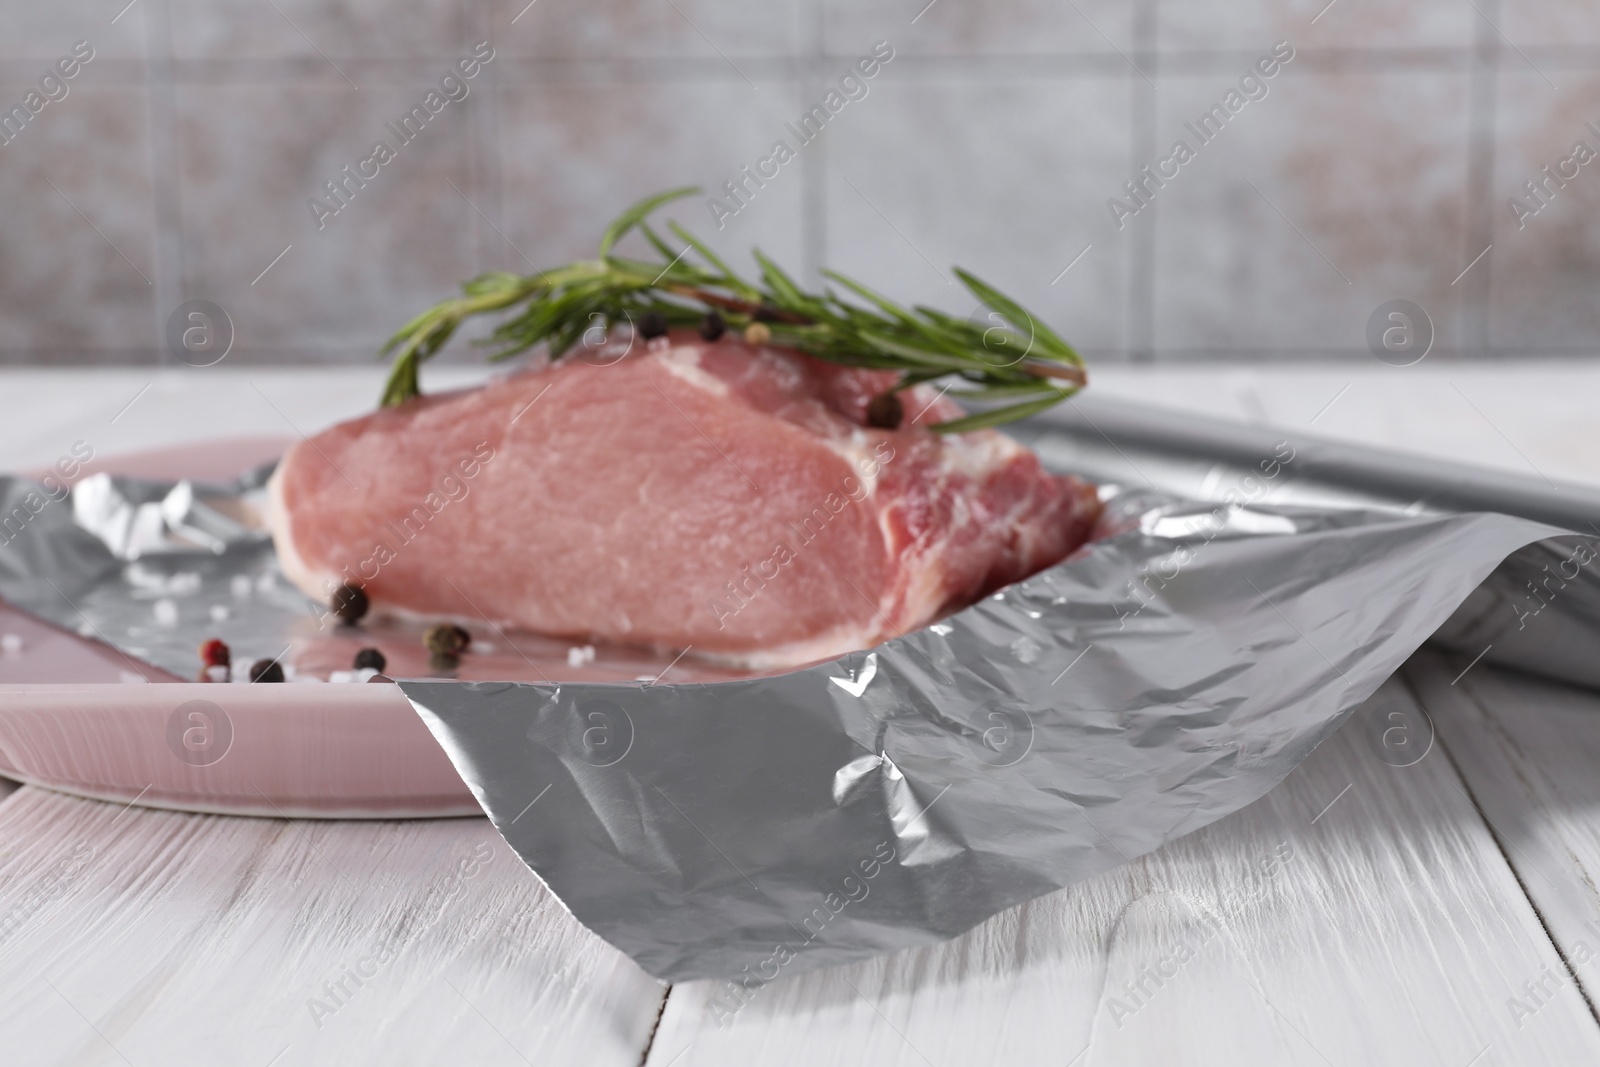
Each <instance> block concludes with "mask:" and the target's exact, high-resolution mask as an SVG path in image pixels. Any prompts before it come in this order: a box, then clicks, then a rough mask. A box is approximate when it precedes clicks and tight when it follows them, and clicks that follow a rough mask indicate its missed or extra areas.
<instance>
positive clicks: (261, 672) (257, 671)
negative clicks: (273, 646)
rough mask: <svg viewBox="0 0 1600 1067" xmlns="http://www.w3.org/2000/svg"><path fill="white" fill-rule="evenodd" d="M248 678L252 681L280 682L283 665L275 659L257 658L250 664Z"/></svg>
mask: <svg viewBox="0 0 1600 1067" xmlns="http://www.w3.org/2000/svg"><path fill="white" fill-rule="evenodd" d="M250 680H251V681H252V682H281V681H283V665H282V664H280V663H279V662H278V661H277V660H275V659H258V660H256V661H255V662H254V663H252V664H250Z"/></svg>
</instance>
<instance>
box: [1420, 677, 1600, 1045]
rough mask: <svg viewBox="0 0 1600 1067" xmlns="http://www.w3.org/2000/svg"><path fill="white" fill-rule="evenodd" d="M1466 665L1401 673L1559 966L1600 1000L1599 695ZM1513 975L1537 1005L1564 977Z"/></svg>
mask: <svg viewBox="0 0 1600 1067" xmlns="http://www.w3.org/2000/svg"><path fill="white" fill-rule="evenodd" d="M1467 666H1468V664H1467V662H1466V657H1463V658H1461V659H1460V660H1459V661H1458V660H1457V659H1455V658H1454V657H1446V656H1443V655H1440V654H1437V653H1424V654H1422V655H1419V656H1418V657H1416V658H1415V659H1414V660H1413V661H1412V662H1411V663H1410V664H1409V665H1408V666H1407V669H1406V677H1407V680H1408V681H1410V682H1411V683H1412V685H1413V686H1414V687H1415V688H1416V691H1417V693H1418V695H1419V696H1420V698H1421V700H1422V703H1423V705H1424V706H1425V707H1426V708H1427V710H1428V712H1429V713H1430V715H1431V716H1432V719H1433V722H1434V724H1435V726H1436V728H1437V730H1438V733H1439V737H1440V739H1441V742H1442V744H1443V745H1444V747H1445V748H1446V749H1447V750H1448V753H1449V755H1450V757H1451V758H1452V759H1453V760H1454V761H1455V763H1456V765H1457V766H1458V767H1459V768H1460V771H1461V775H1462V777H1463V779H1464V780H1465V783H1466V786H1467V788H1468V790H1469V791H1470V793H1471V794H1472V798H1473V800H1474V801H1475V802H1476V803H1477V805H1478V807H1479V809H1480V810H1481V811H1482V812H1483V814H1484V816H1485V817H1486V818H1487V820H1488V821H1489V824H1490V827H1491V828H1492V829H1493V831H1494V832H1495V836H1496V838H1497V840H1498V841H1499V842H1500V846H1501V848H1502V849H1503V850H1504V852H1505V855H1506V857H1507V859H1509V860H1510V862H1511V865H1512V866H1513V867H1514V868H1515V869H1516V871H1517V874H1518V876H1519V877H1520V878H1521V880H1522V884H1523V887H1524V888H1525V889H1526V890H1527V892H1528V896H1529V897H1530V898H1531V899H1532V900H1533V902H1534V905H1535V906H1536V907H1537V908H1538V909H1539V911H1540V914H1541V915H1542V917H1543V918H1544V921H1545V925H1546V926H1547V927H1548V928H1549V929H1550V931H1551V933H1552V935H1553V936H1554V937H1555V939H1556V943H1557V945H1559V946H1560V948H1561V950H1562V954H1563V956H1564V957H1565V958H1566V960H1567V962H1568V966H1569V968H1570V970H1571V972H1572V973H1573V975H1575V977H1576V978H1577V981H1578V982H1579V984H1580V986H1581V988H1582V989H1583V990H1584V991H1585V993H1586V994H1587V996H1588V998H1589V1001H1590V1002H1591V1003H1600V888H1597V886H1600V820H1597V819H1596V817H1595V815H1596V812H1600V693H1595V692H1592V691H1589V690H1585V689H1577V688H1574V687H1571V686H1566V685H1560V684H1557V683H1554V682H1547V681H1543V680H1540V679H1536V678H1530V677H1526V676H1523V675H1519V674H1516V673H1515V672H1512V671H1503V670H1496V669H1494V668H1491V667H1488V666H1486V665H1484V664H1482V663H1479V664H1476V665H1474V666H1472V667H1471V669H1470V670H1466V671H1465V673H1463V668H1466V667H1467ZM1513 977H1514V978H1515V979H1516V984H1517V985H1518V986H1519V987H1520V985H1521V983H1522V982H1523V981H1531V982H1533V983H1534V989H1533V991H1532V992H1531V993H1530V992H1529V991H1527V990H1521V991H1519V992H1518V993H1516V994H1514V995H1516V996H1517V997H1518V999H1519V1001H1520V1003H1521V1004H1522V1005H1524V1006H1525V1007H1527V1008H1534V1009H1537V1008H1538V1007H1539V1005H1540V1003H1541V1002H1542V1001H1543V999H1544V994H1543V993H1542V992H1540V990H1539V986H1538V983H1539V982H1540V981H1541V980H1543V981H1544V984H1545V987H1546V988H1547V989H1548V988H1550V987H1551V986H1552V985H1553V984H1554V981H1557V980H1559V981H1561V982H1562V983H1563V984H1566V982H1567V979H1568V978H1569V975H1568V974H1567V973H1566V972H1565V971H1560V970H1558V971H1556V972H1555V975H1554V979H1550V978H1545V977H1544V976H1541V975H1540V974H1538V973H1529V974H1522V975H1515V976H1513ZM1507 1010H1518V1009H1515V1008H1508V1009H1507ZM1540 1018H1541V1021H1542V1013H1541V1014H1540ZM1529 1025H1530V1026H1531V1025H1533V1024H1532V1023H1531V1022H1530V1024H1529Z"/></svg>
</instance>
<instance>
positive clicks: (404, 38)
mask: <svg viewBox="0 0 1600 1067" xmlns="http://www.w3.org/2000/svg"><path fill="white" fill-rule="evenodd" d="M167 2H168V3H169V5H170V8H171V12H172V14H171V19H172V54H173V56H174V58H177V59H293V58H309V59H320V58H321V55H326V56H328V57H329V58H330V59H332V60H333V61H335V62H337V61H338V60H339V59H399V58H424V57H426V58H434V59H441V60H449V59H453V58H455V57H456V56H457V55H461V54H465V52H466V51H467V50H468V49H469V47H470V45H471V44H475V43H477V42H476V39H474V40H472V41H469V40H468V39H467V38H468V36H469V34H468V24H467V19H466V13H465V11H464V5H463V0H442V2H441V0H272V2H271V3H268V2H267V0H167ZM319 51H320V53H321V55H319ZM347 73H348V72H347ZM358 84H359V83H358Z"/></svg>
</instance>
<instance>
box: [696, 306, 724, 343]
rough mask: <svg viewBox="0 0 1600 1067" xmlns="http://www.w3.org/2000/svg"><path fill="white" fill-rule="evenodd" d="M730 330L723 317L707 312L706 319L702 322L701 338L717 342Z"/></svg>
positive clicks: (713, 312)
mask: <svg viewBox="0 0 1600 1067" xmlns="http://www.w3.org/2000/svg"><path fill="white" fill-rule="evenodd" d="M727 330H728V324H727V323H726V322H724V321H723V319H722V316H721V315H719V314H718V313H717V312H715V311H708V312H706V317H705V318H703V319H701V320H700V336H701V337H704V338H705V339H706V340H707V341H715V340H716V339H717V338H719V337H721V336H722V335H723V334H724V333H726V332H727Z"/></svg>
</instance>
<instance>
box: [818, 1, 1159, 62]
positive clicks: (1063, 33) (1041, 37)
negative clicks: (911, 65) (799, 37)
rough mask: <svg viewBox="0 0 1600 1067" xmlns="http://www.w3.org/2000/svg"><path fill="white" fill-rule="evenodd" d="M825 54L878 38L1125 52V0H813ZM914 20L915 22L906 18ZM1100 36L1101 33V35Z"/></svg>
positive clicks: (935, 45) (940, 51)
mask: <svg viewBox="0 0 1600 1067" xmlns="http://www.w3.org/2000/svg"><path fill="white" fill-rule="evenodd" d="M821 2H822V3H823V4H824V5H825V6H824V17H825V18H826V38H825V39H826V41H827V48H828V51H829V52H830V53H831V54H834V55H841V56H854V55H857V54H858V53H863V52H866V51H868V50H869V49H870V48H871V45H872V43H873V42H874V41H878V40H886V41H888V42H889V43H890V44H892V45H893V46H894V48H895V50H896V51H897V52H904V53H906V54H908V55H929V56H968V55H1015V54H1030V53H1041V54H1053V55H1076V54H1083V53H1087V54H1091V55H1108V56H1113V57H1114V56H1116V55H1117V51H1118V50H1119V49H1120V50H1121V51H1122V52H1125V53H1131V52H1132V51H1133V50H1134V41H1133V9H1134V6H1135V5H1134V4H1132V3H1129V2H1127V0H1075V2H1074V3H1073V4H1065V3H1059V2H1051V0H997V2H995V3H987V4H969V3H964V2H962V0H935V2H934V4H933V5H932V6H928V0H866V2H862V0H821ZM913 20H915V21H913ZM1102 35H1103V36H1102Z"/></svg>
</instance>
